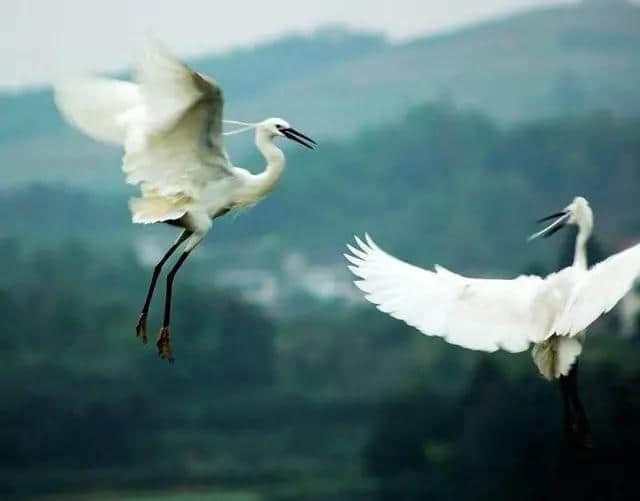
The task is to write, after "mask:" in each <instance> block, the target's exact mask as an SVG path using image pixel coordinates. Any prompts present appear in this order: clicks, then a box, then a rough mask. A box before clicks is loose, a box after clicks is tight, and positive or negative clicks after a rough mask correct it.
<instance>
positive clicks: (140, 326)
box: [136, 311, 147, 344]
mask: <svg viewBox="0 0 640 501" xmlns="http://www.w3.org/2000/svg"><path fill="white" fill-rule="evenodd" d="M136 336H137V337H141V338H142V342H143V343H145V344H147V313H146V312H144V311H143V312H142V313H140V317H139V318H138V323H137V324H136Z"/></svg>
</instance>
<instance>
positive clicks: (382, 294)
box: [345, 197, 640, 426]
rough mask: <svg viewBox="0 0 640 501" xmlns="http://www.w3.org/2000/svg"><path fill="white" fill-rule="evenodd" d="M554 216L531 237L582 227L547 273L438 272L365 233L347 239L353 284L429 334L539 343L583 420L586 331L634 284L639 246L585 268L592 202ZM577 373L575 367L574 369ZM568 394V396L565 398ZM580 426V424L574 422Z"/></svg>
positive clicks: (486, 344) (462, 341)
mask: <svg viewBox="0 0 640 501" xmlns="http://www.w3.org/2000/svg"><path fill="white" fill-rule="evenodd" d="M550 219H554V222H553V223H551V224H550V225H549V226H547V227H546V228H544V229H543V230H541V231H539V232H538V233H535V234H534V235H532V236H531V237H530V239H533V238H537V237H540V236H544V237H547V236H550V235H552V234H553V233H555V232H556V231H558V230H559V229H561V228H562V227H563V226H565V225H567V224H574V225H577V227H578V234H577V237H576V242H575V254H574V260H573V264H572V265H571V266H569V267H566V268H564V269H562V270H560V271H558V272H556V273H552V274H550V275H548V276H546V277H539V276H533V275H521V276H519V277H517V278H515V279H511V280H498V279H483V278H481V279H478V278H468V277H464V276H461V275H458V274H456V273H453V272H451V271H449V270H447V269H445V268H443V267H442V266H438V265H436V266H435V268H434V271H430V270H425V269H422V268H419V267H417V266H413V265H411V264H408V263H406V262H403V261H401V260H399V259H397V258H395V257H393V256H391V255H389V254H387V253H386V252H384V251H383V250H382V249H380V248H379V247H378V246H377V245H376V244H375V243H374V241H373V240H372V239H371V238H370V237H369V235H366V236H365V240H366V243H365V242H363V241H362V240H360V239H359V238H358V237H356V243H357V245H358V248H356V247H353V246H351V245H348V249H349V251H351V255H349V254H345V257H346V258H347V260H348V261H349V262H350V263H351V266H349V269H350V270H351V271H352V272H353V273H354V274H355V275H356V276H357V277H359V278H360V280H357V281H356V282H355V284H356V285H357V287H358V288H360V289H361V290H362V291H363V292H364V293H365V298H366V299H367V300H369V301H370V302H372V303H374V304H376V305H377V307H378V309H379V310H381V311H383V312H385V313H388V314H389V315H391V316H392V317H394V318H397V319H399V320H403V321H404V322H406V323H407V324H409V325H411V326H413V327H415V328H417V329H418V330H420V331H421V332H423V333H424V334H427V335H430V336H440V337H443V338H444V339H445V340H446V341H448V342H449V343H452V344H456V345H459V346H462V347H464V348H470V349H473V350H482V351H487V352H493V351H496V350H498V349H503V350H506V351H509V352H512V353H515V352H521V351H524V350H526V349H527V348H528V347H529V345H530V344H531V343H533V344H534V346H533V350H532V355H533V359H534V361H535V364H536V365H537V367H538V369H539V371H540V373H541V374H542V375H543V376H544V377H545V378H547V379H555V378H561V386H562V390H563V394H564V395H565V409H566V411H567V413H569V419H573V420H574V421H575V419H578V420H583V421H584V423H582V424H581V423H578V425H577V426H586V418H585V419H583V417H581V416H580V414H583V413H582V409H581V405H580V402H579V400H578V398H577V392H576V389H575V377H576V375H575V373H573V374H571V377H570V378H569V379H564V378H562V376H567V375H568V374H569V371H570V369H571V367H572V366H573V365H574V362H575V361H576V359H577V357H578V355H579V354H580V352H581V351H582V340H583V335H584V333H583V331H584V329H585V328H586V327H588V326H589V325H590V324H591V323H592V322H593V321H595V320H596V319H597V318H598V317H599V316H600V315H601V314H603V313H606V312H608V311H609V310H611V308H613V307H614V306H615V304H616V303H617V302H618V301H619V300H620V299H621V298H622V297H623V296H624V295H625V294H626V293H627V292H628V291H629V290H630V289H631V287H632V286H633V283H634V280H635V279H636V277H638V275H639V274H640V244H638V245H635V246H633V247H630V248H628V249H626V250H624V251H622V252H619V253H617V254H614V255H612V256H610V257H609V258H607V259H605V260H604V261H602V262H600V263H598V264H597V265H595V266H593V267H592V268H590V269H588V268H587V254H586V243H587V240H588V238H589V236H590V235H591V231H592V228H593V213H592V211H591V208H590V207H589V203H588V202H587V200H585V199H584V198H582V197H576V198H575V199H574V200H573V202H572V203H571V204H570V205H568V206H567V207H566V208H565V209H564V210H563V211H561V212H558V213H556V214H553V215H551V216H548V217H546V218H543V219H541V220H540V221H539V222H542V221H547V220H550ZM572 372H573V371H572ZM567 395H568V396H567ZM574 424H575V423H574Z"/></svg>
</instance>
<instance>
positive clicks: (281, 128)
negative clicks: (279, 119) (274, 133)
mask: <svg viewBox="0 0 640 501" xmlns="http://www.w3.org/2000/svg"><path fill="white" fill-rule="evenodd" d="M276 129H278V130H280V131H281V130H283V129H284V127H283V126H282V125H280V124H276Z"/></svg>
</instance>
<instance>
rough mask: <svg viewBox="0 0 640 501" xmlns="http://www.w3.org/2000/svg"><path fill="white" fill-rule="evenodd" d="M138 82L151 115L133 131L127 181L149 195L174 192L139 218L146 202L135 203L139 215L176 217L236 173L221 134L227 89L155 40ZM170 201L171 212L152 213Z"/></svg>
mask: <svg viewBox="0 0 640 501" xmlns="http://www.w3.org/2000/svg"><path fill="white" fill-rule="evenodd" d="M138 81H139V85H140V93H141V96H142V100H143V103H144V109H145V115H146V116H145V120H144V122H143V123H141V124H140V126H139V127H138V128H137V129H136V130H131V133H130V135H129V137H128V140H127V144H126V153H125V157H124V162H123V169H124V171H125V173H126V174H127V182H129V183H132V184H138V183H140V184H141V185H142V191H143V193H144V195H145V198H154V197H169V198H170V199H171V203H170V204H169V205H167V203H165V201H163V203H154V204H152V205H150V206H147V205H149V204H147V205H145V208H144V214H145V216H142V215H140V217H136V212H135V209H134V207H142V205H141V204H142V202H134V203H133V204H132V206H131V207H132V210H134V220H139V221H140V222H155V221H161V220H164V219H175V217H176V214H179V215H181V213H182V214H184V213H185V212H186V211H187V210H188V209H189V204H191V203H194V202H197V201H198V200H199V199H200V196H201V190H202V188H203V187H204V186H205V185H206V184H207V183H210V182H212V181H216V180H219V179H223V178H226V177H229V176H232V175H233V172H232V167H231V164H230V161H229V157H228V155H227V152H226V150H225V148H224V143H223V138H222V110H223V97H222V90H221V89H220V87H219V86H218V85H217V84H216V83H215V82H214V81H212V80H210V79H208V78H207V77H204V76H202V75H200V74H198V73H195V72H194V71H192V70H191V69H190V68H189V67H187V66H186V65H184V64H183V63H181V62H180V61H178V60H177V59H176V58H174V57H173V56H171V55H170V54H169V53H168V52H167V51H166V50H165V49H164V48H162V47H160V46H159V45H158V44H156V43H151V42H150V43H148V44H147V46H146V50H145V55H144V58H143V61H142V64H141V66H140V69H139V71H138ZM168 206H170V207H171V210H170V211H169V210H167V211H164V210H158V211H157V214H155V216H154V217H150V216H149V214H152V213H154V210H153V209H157V208H161V207H168ZM165 212H166V213H165ZM140 214H142V209H141V211H140ZM178 217H179V216H178Z"/></svg>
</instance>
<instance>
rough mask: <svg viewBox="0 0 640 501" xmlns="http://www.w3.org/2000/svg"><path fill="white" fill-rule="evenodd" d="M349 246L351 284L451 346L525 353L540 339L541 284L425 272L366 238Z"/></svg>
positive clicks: (532, 279)
mask: <svg viewBox="0 0 640 501" xmlns="http://www.w3.org/2000/svg"><path fill="white" fill-rule="evenodd" d="M366 240H367V243H366V244H365V243H364V242H362V241H361V240H360V239H358V238H356V242H357V243H358V246H359V248H355V247H352V246H349V250H350V251H351V253H352V254H353V255H348V254H346V255H345V256H346V257H347V259H348V260H349V261H350V262H351V264H352V266H350V267H349V268H350V269H351V271H352V272H353V273H354V274H355V275H356V276H358V277H360V278H361V280H358V281H356V282H355V284H356V285H357V286H358V287H359V288H360V289H361V290H362V291H364V293H365V297H366V298H367V299H368V300H369V301H371V302H372V303H374V304H376V305H377V306H378V309H380V310H381V311H383V312H385V313H388V314H389V315H391V316H392V317H394V318H397V319H400V320H403V321H404V322H406V323H407V324H409V325H411V326H413V327H415V328H417V329H419V330H420V331H422V332H423V333H424V334H427V335H431V336H440V337H443V338H444V339H446V340H447V341H448V342H449V343H452V344H456V345H459V346H463V347H465V348H470V349H474V350H482V351H495V350H498V349H504V350H507V351H510V352H519V351H523V350H526V349H527V348H528V346H529V343H530V342H539V341H542V340H543V339H544V338H545V337H546V334H547V332H548V329H549V325H550V323H551V322H552V315H553V311H552V309H550V308H548V307H547V305H545V304H544V303H543V302H540V301H539V296H540V293H541V292H542V291H543V290H544V287H545V281H544V280H543V279H541V278H540V277H536V276H520V277H518V278H516V279H513V280H486V279H471V278H466V277H463V276H460V275H458V274H455V273H452V272H450V271H448V270H446V269H444V268H442V267H439V266H436V268H435V271H429V270H425V269H422V268H418V267H416V266H413V265H410V264H408V263H405V262H403V261H401V260H399V259H396V258H395V257H393V256H391V255H389V254H387V253H386V252H384V251H383V250H381V249H380V248H379V247H378V246H377V245H376V244H375V243H374V242H373V241H372V240H371V239H370V238H369V237H368V235H367V237H366Z"/></svg>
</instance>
